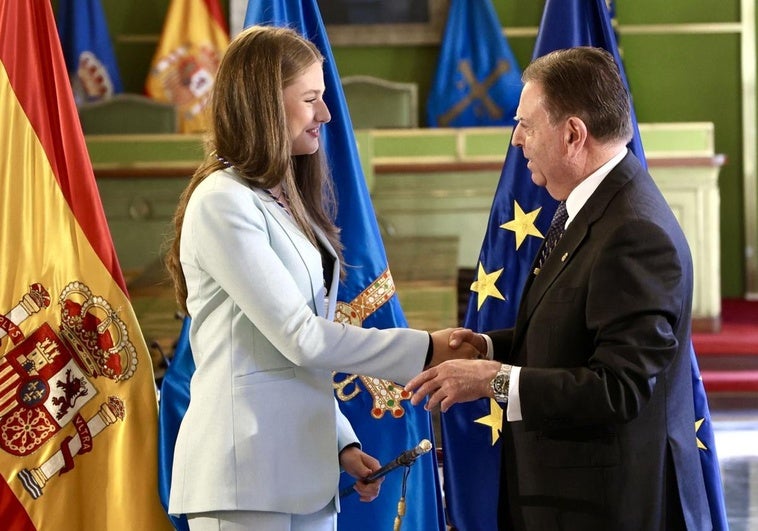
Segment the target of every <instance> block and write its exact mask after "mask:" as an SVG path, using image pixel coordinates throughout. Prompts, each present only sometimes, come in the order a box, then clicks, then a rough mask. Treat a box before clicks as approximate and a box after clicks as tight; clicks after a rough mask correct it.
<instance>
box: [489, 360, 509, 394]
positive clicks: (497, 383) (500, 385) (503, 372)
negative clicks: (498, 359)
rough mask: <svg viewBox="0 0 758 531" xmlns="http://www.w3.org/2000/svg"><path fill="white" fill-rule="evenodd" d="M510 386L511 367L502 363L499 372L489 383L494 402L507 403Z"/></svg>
mask: <svg viewBox="0 0 758 531" xmlns="http://www.w3.org/2000/svg"><path fill="white" fill-rule="evenodd" d="M510 384H511V365H506V364H505V363H503V364H502V365H500V370H499V371H497V374H496V375H495V377H494V378H493V379H492V381H491V382H490V388H491V389H492V392H493V393H494V394H495V400H496V401H498V402H500V403H506V402H508V389H509V388H510Z"/></svg>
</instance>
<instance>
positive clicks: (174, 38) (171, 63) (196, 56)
mask: <svg viewBox="0 0 758 531" xmlns="http://www.w3.org/2000/svg"><path fill="white" fill-rule="evenodd" d="M227 46H229V30H228V29H227V24H226V19H224V15H223V13H222V12H221V7H220V6H219V3H218V0H172V1H171V4H170V5H169V8H168V13H167V14H166V21H165V23H164V25H163V33H162V34H161V38H160V42H158V48H157V49H156V51H155V55H154V56H153V62H152V65H151V67H150V73H149V74H148V76H147V81H146V82H145V92H146V93H147V95H148V96H150V97H151V98H153V99H155V100H158V101H162V102H166V103H173V104H174V105H176V107H177V111H178V112H177V114H178V117H179V130H180V132H182V133H202V132H203V131H205V130H206V128H207V121H206V120H207V118H206V115H205V112H206V111H205V109H206V106H207V104H208V102H209V101H210V95H211V89H212V88H213V81H214V79H215V77H216V71H217V70H218V65H219V63H220V62H221V57H222V56H223V54H224V52H225V51H226V48H227Z"/></svg>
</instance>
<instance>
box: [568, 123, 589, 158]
mask: <svg viewBox="0 0 758 531" xmlns="http://www.w3.org/2000/svg"><path fill="white" fill-rule="evenodd" d="M587 134H588V133H587V125H586V124H585V123H584V120H582V119H581V118H578V117H576V116H571V117H569V119H568V120H566V126H565V130H564V143H565V145H566V149H567V150H568V151H569V152H570V153H576V152H577V151H579V150H580V149H582V147H584V144H585V142H586V141H587Z"/></svg>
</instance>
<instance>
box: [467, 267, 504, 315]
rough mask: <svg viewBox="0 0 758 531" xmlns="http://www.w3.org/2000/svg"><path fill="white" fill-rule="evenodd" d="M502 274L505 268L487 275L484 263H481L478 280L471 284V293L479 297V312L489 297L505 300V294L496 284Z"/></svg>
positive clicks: (477, 306)
mask: <svg viewBox="0 0 758 531" xmlns="http://www.w3.org/2000/svg"><path fill="white" fill-rule="evenodd" d="M502 272H503V268H502V267H501V268H500V269H498V270H497V271H493V272H492V273H487V272H486V271H485V270H484V267H482V263H481V262H479V273H478V274H477V276H476V280H474V282H473V283H472V284H471V291H473V292H475V293H476V294H477V295H478V297H477V303H476V308H477V310H478V309H480V308H481V307H482V304H484V301H485V300H487V297H495V298H496V299H500V300H505V297H503V294H502V293H500V290H499V289H497V286H495V282H497V279H498V278H500V275H501V274H502Z"/></svg>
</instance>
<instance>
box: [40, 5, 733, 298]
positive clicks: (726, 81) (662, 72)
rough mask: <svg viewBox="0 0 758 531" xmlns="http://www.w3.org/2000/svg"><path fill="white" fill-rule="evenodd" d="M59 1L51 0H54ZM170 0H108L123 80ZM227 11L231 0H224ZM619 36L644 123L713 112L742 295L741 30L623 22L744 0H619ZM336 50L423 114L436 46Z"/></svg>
mask: <svg viewBox="0 0 758 531" xmlns="http://www.w3.org/2000/svg"><path fill="white" fill-rule="evenodd" d="M55 3H56V2H53V4H55ZM168 4H169V0H131V1H127V2H124V1H123V0H103V6H104V8H105V10H106V14H107V17H108V21H109V25H110V29H111V34H112V36H113V38H114V41H115V48H116V53H117V56H118V61H119V65H120V67H121V73H122V77H123V79H124V84H125V86H126V89H127V90H128V91H130V92H141V91H142V87H143V84H144V80H145V77H146V75H147V70H148V67H149V64H150V59H151V57H152V53H153V50H154V48H155V45H156V36H157V35H158V34H159V33H160V30H161V27H162V24H163V18H164V16H165V12H166V9H167V6H168ZM221 4H222V7H223V9H224V10H225V11H228V0H222V2H221ZM493 4H494V5H495V9H496V11H497V13H498V16H499V17H500V22H501V24H502V25H503V26H504V27H506V28H509V27H516V28H523V27H537V26H538V25H539V22H540V18H541V16H542V9H543V6H544V2H543V1H539V0H538V1H535V0H493ZM616 4H617V19H618V22H619V24H620V26H621V32H622V33H621V39H620V44H621V48H622V52H623V57H624V62H625V67H626V72H627V77H628V78H629V83H630V85H631V90H632V94H633V97H634V103H635V108H636V112H637V118H638V120H639V121H640V122H645V123H653V122H679V121H688V122H689V121H710V122H713V123H714V124H715V131H716V150H717V152H719V153H723V154H725V155H726V156H727V164H726V166H725V167H724V168H723V169H722V171H721V175H720V190H721V272H722V275H721V276H722V294H723V296H725V297H738V296H742V294H743V292H744V290H745V281H744V274H745V273H744V248H745V241H744V234H743V232H744V231H743V195H742V147H741V142H742V124H741V101H740V94H741V85H740V37H739V35H738V34H736V33H700V34H677V33H675V32H669V33H663V34H655V33H651V32H646V33H638V32H635V33H628V34H627V33H625V32H624V26H631V25H635V26H636V25H647V24H653V25H659V24H674V25H675V24H682V23H729V22H739V16H740V15H739V7H740V5H739V0H721V1H719V2H713V1H712V0H670V1H668V2H661V1H660V0H617V2H616ZM509 43H510V45H511V48H512V49H513V52H514V54H515V55H516V58H517V60H518V61H519V64H520V65H521V66H522V67H523V66H524V65H526V64H527V62H528V61H529V60H530V58H531V54H532V49H533V46H534V37H512V38H509ZM333 53H334V56H335V61H336V62H337V67H338V70H339V72H340V74H341V75H343V76H345V75H354V74H366V75H373V76H377V77H381V78H386V79H390V80H394V81H404V82H415V83H417V84H418V87H419V115H420V116H419V118H420V120H419V122H420V123H421V124H422V125H423V124H424V123H425V122H426V118H425V104H424V102H425V101H426V96H427V94H428V92H429V87H430V85H431V81H432V78H433V76H434V71H435V68H436V61H437V54H438V46H437V45H426V46H388V47H381V46H341V47H334V48H333Z"/></svg>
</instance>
